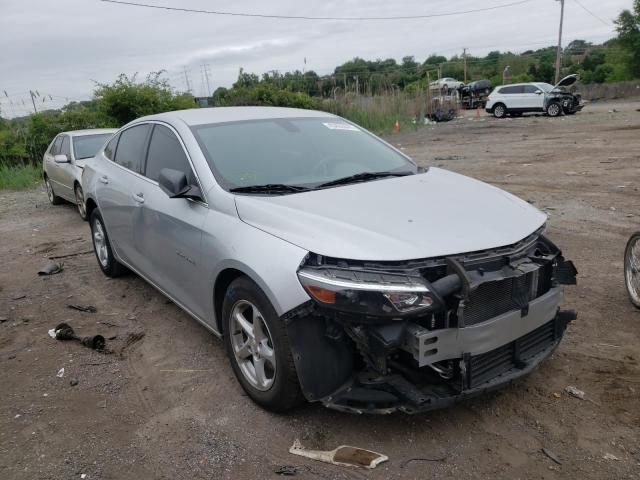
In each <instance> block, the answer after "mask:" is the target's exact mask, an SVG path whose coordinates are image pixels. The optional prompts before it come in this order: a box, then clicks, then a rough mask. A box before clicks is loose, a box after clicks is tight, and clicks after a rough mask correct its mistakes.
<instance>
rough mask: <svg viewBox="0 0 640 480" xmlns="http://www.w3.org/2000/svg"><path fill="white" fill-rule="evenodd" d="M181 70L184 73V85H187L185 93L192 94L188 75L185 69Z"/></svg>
mask: <svg viewBox="0 0 640 480" xmlns="http://www.w3.org/2000/svg"><path fill="white" fill-rule="evenodd" d="M182 70H183V72H184V83H185V84H186V85H187V91H188V92H190V93H193V90H191V82H190V81H189V74H188V73H187V67H186V66H185V67H182Z"/></svg>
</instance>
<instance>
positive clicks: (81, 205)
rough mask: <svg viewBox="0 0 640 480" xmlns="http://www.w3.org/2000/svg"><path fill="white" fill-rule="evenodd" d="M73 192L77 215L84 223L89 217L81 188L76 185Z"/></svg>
mask: <svg viewBox="0 0 640 480" xmlns="http://www.w3.org/2000/svg"><path fill="white" fill-rule="evenodd" d="M73 191H74V193H75V197H76V207H77V208H78V215H80V218H81V219H82V220H84V221H85V222H86V221H87V220H88V218H89V216H88V215H87V204H86V203H85V201H84V192H83V191H82V187H81V186H80V185H76V188H74V189H73Z"/></svg>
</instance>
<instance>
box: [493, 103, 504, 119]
mask: <svg viewBox="0 0 640 480" xmlns="http://www.w3.org/2000/svg"><path fill="white" fill-rule="evenodd" d="M493 116H494V117H496V118H504V117H506V116H507V107H506V105H505V104H504V103H498V104H496V105H494V106H493Z"/></svg>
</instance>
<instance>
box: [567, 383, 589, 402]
mask: <svg viewBox="0 0 640 480" xmlns="http://www.w3.org/2000/svg"><path fill="white" fill-rule="evenodd" d="M564 391H565V392H567V393H568V394H569V395H571V396H572V397H576V398H579V399H580V400H584V395H585V393H584V392H583V391H582V390H579V389H577V388H576V387H573V386H571V385H569V386H568V387H566V388H565V389H564Z"/></svg>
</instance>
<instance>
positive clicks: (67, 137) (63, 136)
mask: <svg viewBox="0 0 640 480" xmlns="http://www.w3.org/2000/svg"><path fill="white" fill-rule="evenodd" d="M60 136H61V137H62V142H60V153H59V154H58V155H67V154H66V153H62V145H63V144H64V141H65V139H66V140H68V141H69V155H67V160H68V161H69V162H71V158H73V157H72V155H71V135H66V134H64V133H63V134H62V135H60Z"/></svg>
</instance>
